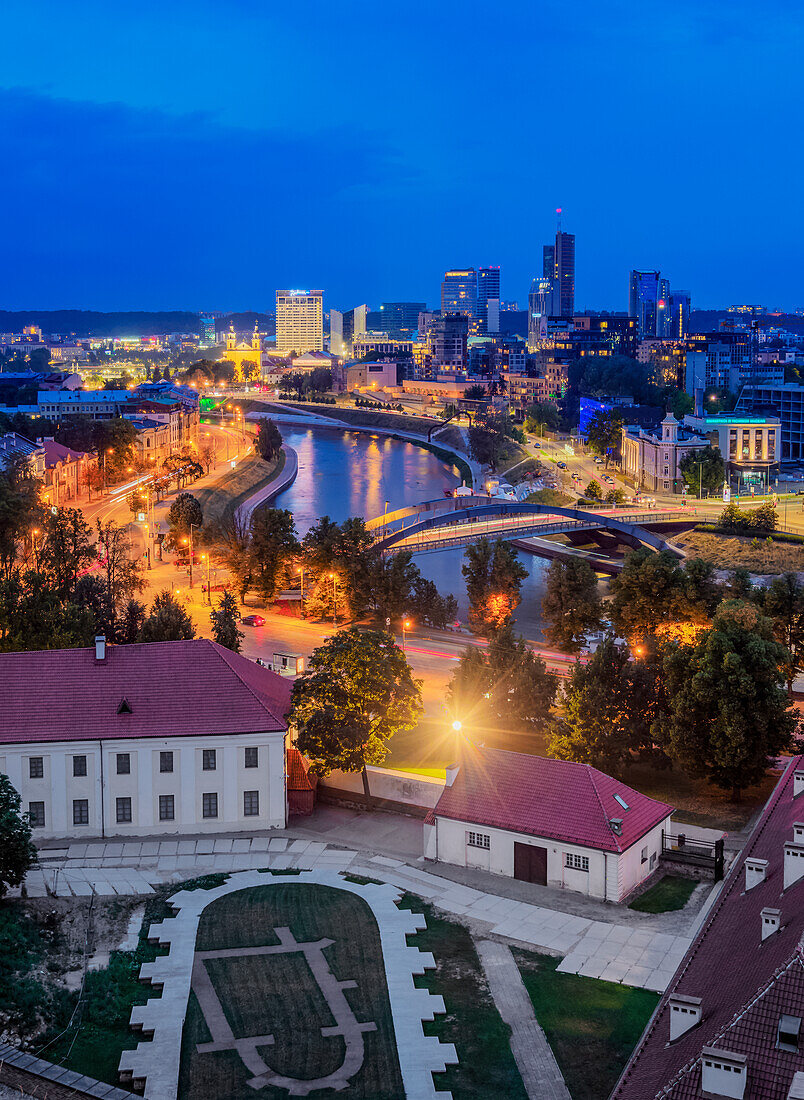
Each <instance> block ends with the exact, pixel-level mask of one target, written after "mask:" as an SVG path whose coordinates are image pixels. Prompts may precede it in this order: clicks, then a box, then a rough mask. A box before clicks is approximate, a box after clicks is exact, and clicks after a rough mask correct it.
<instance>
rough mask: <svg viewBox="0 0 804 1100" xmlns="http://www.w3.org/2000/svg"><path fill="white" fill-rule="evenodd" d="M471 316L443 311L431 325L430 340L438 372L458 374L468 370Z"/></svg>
mask: <svg viewBox="0 0 804 1100" xmlns="http://www.w3.org/2000/svg"><path fill="white" fill-rule="evenodd" d="M468 332H469V318H468V317H467V316H466V314H465V313H463V312H451V313H442V315H441V316H440V317H438V318H436V319H435V320H434V321H433V322H432V323H431V325H430V328H429V335H428V342H429V344H430V351H431V354H432V358H433V367H434V368H435V370H436V372H437V374H447V375H453V376H454V375H457V374H462V373H463V372H464V371H465V370H466V349H467V337H468Z"/></svg>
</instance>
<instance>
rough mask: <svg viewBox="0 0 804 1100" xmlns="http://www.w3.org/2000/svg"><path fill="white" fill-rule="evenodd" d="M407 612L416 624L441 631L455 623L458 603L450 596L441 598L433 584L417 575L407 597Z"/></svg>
mask: <svg viewBox="0 0 804 1100" xmlns="http://www.w3.org/2000/svg"><path fill="white" fill-rule="evenodd" d="M417 573H418V570H417ZM408 610H409V611H410V613H411V615H412V616H413V618H414V619H415V620H416V621H417V622H420V623H429V625H430V626H434V627H436V628H441V629H443V628H444V627H445V626H448V625H449V624H450V623H453V622H455V616H456V615H457V614H458V601H457V600H456V599H455V597H454V596H452V595H446V596H442V595H441V594H440V592H439V591H438V589H437V588H436V586H435V585H434V584H433V582H432V581H431V580H428V579H427V578H426V577H423V576H422V575H421V573H419V574H418V576H417V577H415V578H414V581H413V591H412V592H411V594H410V596H409V597H408Z"/></svg>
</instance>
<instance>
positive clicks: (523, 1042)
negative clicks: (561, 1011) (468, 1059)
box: [475, 940, 572, 1100]
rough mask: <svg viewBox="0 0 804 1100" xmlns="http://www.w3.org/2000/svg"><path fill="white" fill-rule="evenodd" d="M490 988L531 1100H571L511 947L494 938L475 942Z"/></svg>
mask: <svg viewBox="0 0 804 1100" xmlns="http://www.w3.org/2000/svg"><path fill="white" fill-rule="evenodd" d="M475 946H476V947H477V953H478V955H479V956H480V961H481V963H482V964H483V969H484V971H485V972H486V977H487V978H488V982H489V989H490V990H491V995H492V997H493V998H494V1003H495V1004H496V1005H497V1010H498V1012H499V1013H500V1015H501V1016H502V1018H503V1020H504V1021H505V1022H506V1023H507V1024H508V1026H509V1027H510V1028H511V1050H512V1051H513V1055H514V1058H515V1059H516V1064H517V1068H518V1069H519V1074H520V1076H521V1078H522V1083H523V1084H524V1086H525V1091H526V1092H527V1094H528V1096H529V1097H530V1098H531V1100H572V1097H571V1096H570V1094H569V1090H568V1089H567V1086H566V1085H565V1084H564V1078H563V1076H562V1074H561V1070H560V1069H559V1068H558V1062H556V1060H555V1057H554V1055H553V1052H552V1050H551V1049H550V1047H549V1045H548V1042H547V1040H546V1039H545V1037H544V1032H543V1031H542V1029H541V1028H540V1027H539V1024H538V1021H537V1020H536V1016H535V1014H534V1012H533V1005H532V1003H531V999H530V997H529V996H528V991H527V990H526V989H525V984H524V982H523V981H522V975H521V974H520V973H519V968H518V967H517V965H516V963H515V962H514V959H513V956H512V955H511V948H510V947H508V946H507V945H506V944H504V943H497V942H496V941H494V940H478V941H477V942H476V944H475Z"/></svg>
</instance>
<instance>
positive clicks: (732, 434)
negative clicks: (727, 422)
mask: <svg viewBox="0 0 804 1100" xmlns="http://www.w3.org/2000/svg"><path fill="white" fill-rule="evenodd" d="M736 457H737V429H736V428H730V429H729V458H736Z"/></svg>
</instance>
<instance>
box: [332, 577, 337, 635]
mask: <svg viewBox="0 0 804 1100" xmlns="http://www.w3.org/2000/svg"><path fill="white" fill-rule="evenodd" d="M330 577H331V578H332V623H333V626H334V625H336V624H337V622H338V580H337V577H336V576H335V574H334V573H330Z"/></svg>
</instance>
